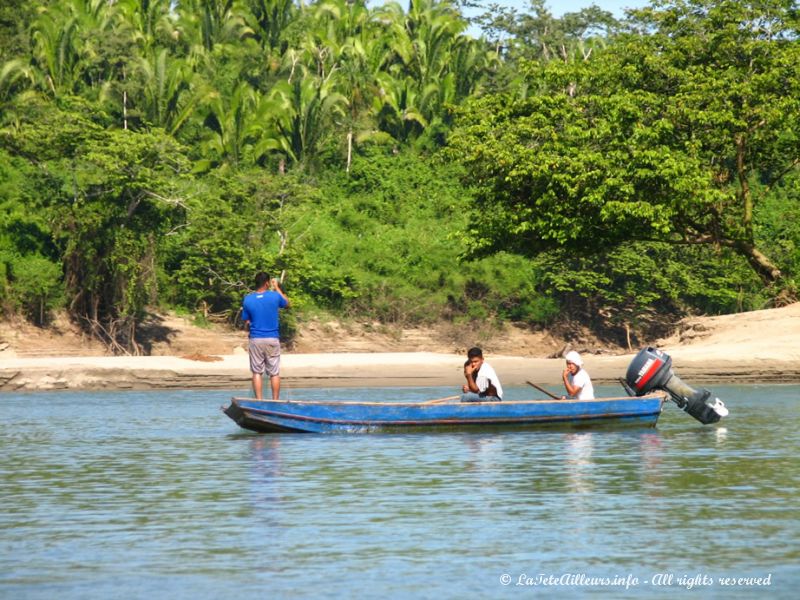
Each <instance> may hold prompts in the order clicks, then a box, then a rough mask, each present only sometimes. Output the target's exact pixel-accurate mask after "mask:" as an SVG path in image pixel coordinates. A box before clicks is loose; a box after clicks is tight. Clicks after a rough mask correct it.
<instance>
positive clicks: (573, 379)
mask: <svg viewBox="0 0 800 600" xmlns="http://www.w3.org/2000/svg"><path fill="white" fill-rule="evenodd" d="M564 358H565V359H566V361H567V365H566V367H565V368H564V372H563V373H562V374H561V378H562V379H563V380H564V387H565V388H566V389H567V393H568V394H569V397H570V398H577V399H578V400H593V399H594V386H593V385H592V379H591V377H589V373H587V372H586V369H584V368H583V359H582V358H581V355H580V354H578V353H577V352H575V351H574V350H571V351H569V352H567V355H566V356H565V357H564Z"/></svg>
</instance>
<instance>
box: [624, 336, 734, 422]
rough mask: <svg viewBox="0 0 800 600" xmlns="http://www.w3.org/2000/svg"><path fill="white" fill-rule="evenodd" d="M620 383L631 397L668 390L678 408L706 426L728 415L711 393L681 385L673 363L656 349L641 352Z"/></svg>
mask: <svg viewBox="0 0 800 600" xmlns="http://www.w3.org/2000/svg"><path fill="white" fill-rule="evenodd" d="M620 383H622V387H624V388H625V391H627V392H628V395H630V396H643V395H645V394H648V393H650V392H652V391H653V390H664V391H665V392H667V393H668V394H669V395H670V397H671V398H672V400H673V401H674V402H675V404H677V405H678V406H679V407H680V408H682V409H683V410H684V411H686V412H687V413H689V414H690V415H692V416H693V417H694V418H695V419H697V420H698V421H700V422H701V423H703V424H704V425H708V424H710V423H716V422H717V421H719V420H720V419H721V418H722V417H724V416H727V414H728V409H727V408H725V404H723V402H722V400H720V399H719V398H713V399H712V398H711V392H709V391H708V390H706V389H703V390H700V391H698V390H694V389H692V388H691V387H689V386H688V385H686V384H685V383H684V382H683V381H681V379H680V378H679V377H678V376H677V375H675V373H673V371H672V359H671V358H670V357H669V356H668V355H667V354H666V353H665V352H662V351H661V350H657V349H656V348H651V347H649V346H648V347H647V348H643V349H642V350H640V351H639V354H637V355H636V356H635V357H634V358H633V360H632V361H631V364H630V365H629V366H628V372H627V373H626V374H625V379H620Z"/></svg>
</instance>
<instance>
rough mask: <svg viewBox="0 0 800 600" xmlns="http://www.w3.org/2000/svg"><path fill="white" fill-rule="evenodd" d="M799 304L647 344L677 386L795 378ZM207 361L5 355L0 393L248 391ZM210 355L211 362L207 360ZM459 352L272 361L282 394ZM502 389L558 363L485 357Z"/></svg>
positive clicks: (619, 359)
mask: <svg viewBox="0 0 800 600" xmlns="http://www.w3.org/2000/svg"><path fill="white" fill-rule="evenodd" d="M798 340H800V303H796V304H792V305H790V306H786V307H783V308H777V309H768V310H761V311H754V312H749V313H740V314H737V315H725V316H720V317H702V318H696V319H689V320H687V321H685V322H684V323H682V324H681V327H680V328H679V331H678V333H676V334H675V335H674V336H673V337H671V338H666V339H664V340H657V341H656V342H654V343H653V344H652V345H653V346H656V347H658V348H661V349H662V350H664V351H666V352H667V353H668V354H669V355H670V356H671V357H672V360H673V368H674V370H675V372H676V373H677V374H678V375H679V376H680V377H681V378H682V379H684V380H685V381H686V382H689V383H697V384H707V383H715V382H716V383H798V382H800V342H798ZM634 354H635V352H633V353H626V354H620V355H614V356H610V355H592V354H588V355H584V361H585V368H586V369H587V371H588V372H589V373H590V374H591V376H592V379H593V380H594V381H595V382H596V383H598V384H609V383H615V382H616V381H617V380H618V378H620V377H623V376H624V375H625V371H626V370H627V367H628V364H629V363H630V361H631V359H632V358H633V356H634ZM208 358H209V360H192V359H191V358H187V357H178V356H135V357H131V356H69V357H59V356H52V357H41V356H37V357H10V358H2V355H0V390H2V391H37V390H81V389H120V390H124V389H241V390H242V391H243V393H247V391H248V390H249V382H250V372H249V369H248V357H247V354H246V352H245V351H244V350H242V349H241V348H237V349H236V352H234V353H232V354H227V355H215V356H212V357H208ZM210 359H213V360H210ZM463 360H464V358H463V356H461V355H460V354H456V353H441V352H348V353H314V354H295V353H289V352H285V353H284V354H283V357H282V372H281V376H282V382H283V389H284V390H289V389H291V388H301V387H344V386H353V387H357V386H414V387H416V386H450V385H452V386H454V388H455V389H456V390H457V389H458V387H459V386H460V385H461V382H462V379H463V376H462V365H463ZM487 360H488V361H489V362H490V363H491V364H492V366H493V367H494V368H495V370H496V371H497V372H498V374H499V375H500V377H501V380H502V381H503V384H504V385H506V386H508V385H524V384H525V382H526V381H528V380H529V381H533V382H535V383H537V384H539V385H544V386H553V387H552V389H553V390H554V391H556V390H558V389H559V386H560V373H561V369H562V368H563V361H562V360H561V359H555V358H537V357H530V356H515V355H513V354H511V355H489V356H487Z"/></svg>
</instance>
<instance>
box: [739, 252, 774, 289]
mask: <svg viewBox="0 0 800 600" xmlns="http://www.w3.org/2000/svg"><path fill="white" fill-rule="evenodd" d="M733 247H734V248H735V249H736V251H737V252H738V253H739V254H741V255H742V256H744V258H745V259H746V260H747V262H748V263H749V265H750V266H751V267H752V268H753V270H754V271H755V272H756V273H757V274H758V276H759V277H760V278H761V280H762V281H763V282H764V284H765V285H768V286H769V285H773V284H774V283H777V282H778V281H780V279H781V277H782V275H781V270H780V269H779V268H778V267H776V266H775V265H774V264H772V261H771V260H770V259H769V258H767V256H766V255H765V254H764V253H763V252H761V251H760V250H759V249H758V248H756V247H755V246H754V245H753V244H751V243H749V242H736V243H735V244H734V245H733Z"/></svg>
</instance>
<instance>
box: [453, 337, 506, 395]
mask: <svg viewBox="0 0 800 600" xmlns="http://www.w3.org/2000/svg"><path fill="white" fill-rule="evenodd" d="M464 377H465V378H466V380H467V383H466V384H465V385H464V386H462V388H461V391H462V392H464V393H463V394H461V402H500V401H501V400H502V399H503V386H502V385H500V379H499V378H498V377H497V373H495V372H494V369H493V368H492V367H491V365H489V363H487V362H485V361H484V360H483V351H482V350H481V349H480V348H470V349H469V350H468V351H467V364H465V365H464Z"/></svg>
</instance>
